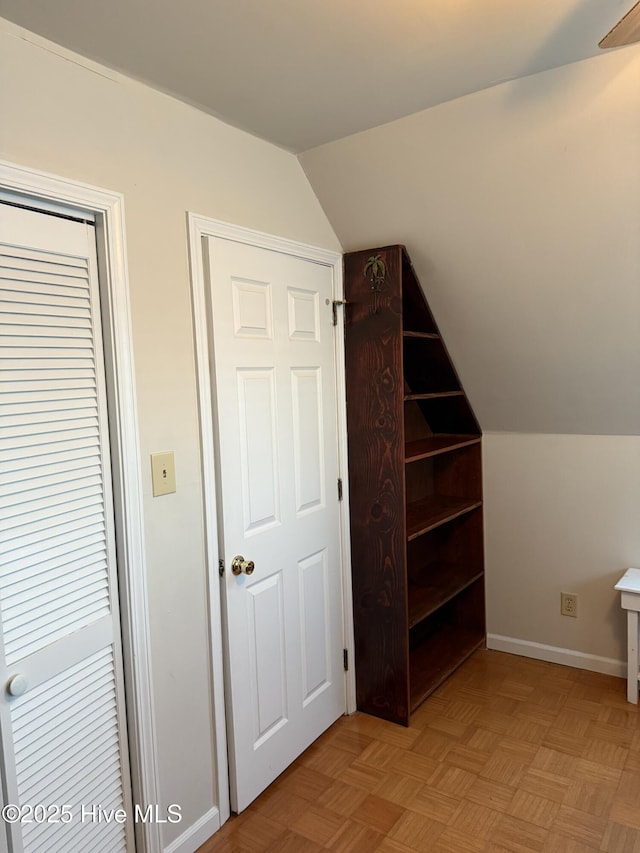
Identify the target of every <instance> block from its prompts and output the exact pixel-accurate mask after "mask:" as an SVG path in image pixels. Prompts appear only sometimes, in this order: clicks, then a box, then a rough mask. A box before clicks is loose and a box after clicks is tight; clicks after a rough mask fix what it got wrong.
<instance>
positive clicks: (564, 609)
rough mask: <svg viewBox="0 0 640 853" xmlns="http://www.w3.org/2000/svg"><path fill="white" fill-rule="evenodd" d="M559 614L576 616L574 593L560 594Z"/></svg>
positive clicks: (576, 608) (575, 596)
mask: <svg viewBox="0 0 640 853" xmlns="http://www.w3.org/2000/svg"><path fill="white" fill-rule="evenodd" d="M560 613H561V614H562V615H563V616H572V617H574V618H577V616H578V595H577V593H575V592H561V593H560Z"/></svg>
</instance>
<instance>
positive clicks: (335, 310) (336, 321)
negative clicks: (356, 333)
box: [331, 299, 349, 326]
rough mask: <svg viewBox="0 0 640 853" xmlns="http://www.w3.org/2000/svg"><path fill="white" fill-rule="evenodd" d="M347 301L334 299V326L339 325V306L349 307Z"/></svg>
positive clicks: (332, 304)
mask: <svg viewBox="0 0 640 853" xmlns="http://www.w3.org/2000/svg"><path fill="white" fill-rule="evenodd" d="M348 304H349V303H348V302H347V300H346V299H334V300H333V302H332V303H331V307H332V308H333V325H334V326H337V325H338V305H348Z"/></svg>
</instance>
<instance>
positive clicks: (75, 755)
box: [0, 204, 133, 853]
mask: <svg viewBox="0 0 640 853" xmlns="http://www.w3.org/2000/svg"><path fill="white" fill-rule="evenodd" d="M0 234H1V242H0V321H1V322H2V324H3V333H4V332H5V331H6V332H7V334H6V335H5V334H3V340H2V343H3V348H2V352H1V353H0V386H1V387H0V466H1V467H2V470H3V477H2V480H1V482H0V513H1V516H2V524H1V525H0V629H1V630H0V684H1V685H2V687H3V690H2V693H1V694H0V724H1V729H2V751H3V757H4V767H3V799H4V801H5V802H6V803H11V804H18V805H21V806H29V805H31V806H35V805H38V804H42V805H45V806H46V805H49V804H51V805H56V804H57V805H63V804H64V805H67V806H68V807H69V809H70V814H71V815H72V818H71V820H69V821H68V822H59V823H55V822H54V823H52V822H44V823H43V822H38V821H37V820H36V821H35V822H33V823H24V824H22V825H20V824H18V823H16V824H12V825H10V826H8V827H7V832H8V843H9V848H10V849H11V850H12V851H16V853H20V851H23V850H24V851H26V853H40V851H42V853H45V852H46V853H56V851H60V853H62V851H64V853H68V851H69V853H70V851H74V850H88V849H100V850H101V851H105V853H107V851H124V850H133V835H132V831H131V827H130V824H119V823H109V824H101V825H99V824H97V823H93V822H92V821H91V820H85V821H83V820H82V816H81V806H82V804H86V805H90V804H93V803H99V804H100V805H101V806H102V807H103V808H107V809H108V808H126V809H127V811H128V812H129V813H130V812H131V803H130V792H129V779H128V758H127V746H126V727H125V721H124V690H123V674H122V663H121V649H120V630H119V616H118V599H117V578H116V563H115V534H114V529H113V507H112V498H111V479H110V477H111V473H110V460H109V442H108V431H107V413H106V392H105V385H104V376H103V362H102V349H101V335H100V307H99V296H98V289H97V272H96V261H95V239H94V234H93V229H92V228H91V227H90V226H88V225H86V224H84V223H79V222H72V221H69V220H63V219H58V218H54V217H52V216H48V215H46V214H43V213H37V212H33V211H26V210H21V209H16V208H12V207H8V206H6V205H2V204H0ZM17 675H19V676H22V677H23V678H24V679H25V681H26V692H23V693H19V694H17V695H11V691H10V690H9V689H7V688H8V686H9V685H10V684H11V683H12V679H13V678H14V677H15V676H17Z"/></svg>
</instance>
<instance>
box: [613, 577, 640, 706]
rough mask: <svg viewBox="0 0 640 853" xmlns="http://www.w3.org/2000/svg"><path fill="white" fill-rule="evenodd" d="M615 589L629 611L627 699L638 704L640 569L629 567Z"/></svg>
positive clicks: (622, 603) (625, 608)
mask: <svg viewBox="0 0 640 853" xmlns="http://www.w3.org/2000/svg"><path fill="white" fill-rule="evenodd" d="M614 589H617V590H619V591H620V604H621V605H622V608H623V609H624V610H626V611H627V701H628V702H631V703H632V704H633V705H637V704H638V681H639V680H640V659H639V655H638V613H639V612H640V569H627V571H626V572H625V573H624V575H623V576H622V577H621V578H620V580H619V581H618V583H617V584H616V585H615V587H614Z"/></svg>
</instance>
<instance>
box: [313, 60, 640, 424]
mask: <svg viewBox="0 0 640 853" xmlns="http://www.w3.org/2000/svg"><path fill="white" fill-rule="evenodd" d="M638 151H640V46H637V47H630V48H625V49H623V50H619V51H614V52H613V53H609V54H603V55H602V56H598V57H596V58H594V59H590V60H585V61H583V62H579V63H576V64H574V65H569V66H565V67H563V68H559V69H556V70H554V71H547V72H545V73H543V74H537V75H535V76H532V77H527V78H524V79H522V80H517V81H514V82H512V83H505V84H503V85H500V86H495V87H494V88H493V89H489V90H486V91H483V92H479V93H477V94H475V95H469V96H467V97H464V98H460V99H458V100H456V101H451V102H449V103H446V104H442V105H441V106H438V107H433V108H432V109H430V110H426V111H424V112H421V113H416V114H415V115H413V116H409V117H408V118H405V119H401V120H400V121H396V122H392V123H391V124H387V125H384V126H383V127H379V128H375V129H374V130H370V131H367V132H364V133H360V134H357V135H355V136H351V137H348V138H347V139H343V140H341V141H339V142H334V143H331V144H328V145H324V146H322V147H320V148H315V149H312V150H311V151H307V152H306V153H304V154H302V155H301V162H302V164H303V166H304V168H305V171H306V172H307V175H308V176H309V178H310V180H311V183H312V185H313V188H314V189H315V191H316V193H317V195H318V197H319V199H320V201H321V203H322V205H323V207H324V209H325V210H326V212H327V214H328V216H329V219H330V220H331V223H332V225H333V226H334V228H335V230H336V233H337V234H338V236H339V238H340V240H341V242H342V245H343V246H344V247H345V249H347V250H351V249H358V248H363V249H364V248H369V247H374V246H380V245H388V244H389V243H394V242H400V243H405V244H406V245H407V248H408V250H409V253H410V255H411V258H412V260H413V263H414V265H415V267H416V270H417V272H418V275H419V277H420V279H421V281H422V284H423V286H424V287H425V290H426V291H427V295H428V297H429V302H430V304H431V306H432V308H433V310H434V312H435V315H436V318H437V320H438V324H439V326H440V328H441V330H442V333H443V334H444V336H445V338H446V341H447V346H448V347H449V349H450V352H451V355H452V357H453V359H454V361H455V363H456V365H457V367H458V368H459V371H460V373H461V375H462V378H463V380H464V384H465V388H466V390H467V392H468V393H469V395H470V397H471V400H472V403H473V406H474V409H475V411H476V414H477V415H478V418H479V420H480V423H481V424H482V426H483V428H484V429H487V430H500V431H502V430H507V431H513V432H551V433H585V434H592V433H593V434H605V435H606V434H611V435H616V434H630V435H634V434H637V433H638V432H640V393H639V392H640V347H639V346H638V345H637V341H638V339H639V338H640V288H639V287H638V270H639V269H640V239H639V237H638V235H639V234H640V205H639V204H638V198H640V157H638Z"/></svg>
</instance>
